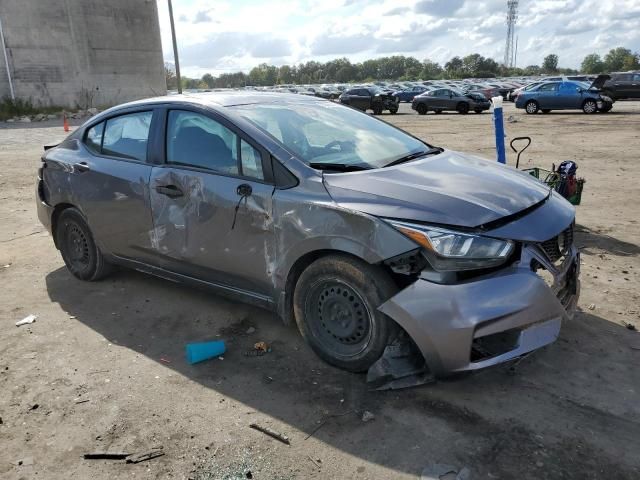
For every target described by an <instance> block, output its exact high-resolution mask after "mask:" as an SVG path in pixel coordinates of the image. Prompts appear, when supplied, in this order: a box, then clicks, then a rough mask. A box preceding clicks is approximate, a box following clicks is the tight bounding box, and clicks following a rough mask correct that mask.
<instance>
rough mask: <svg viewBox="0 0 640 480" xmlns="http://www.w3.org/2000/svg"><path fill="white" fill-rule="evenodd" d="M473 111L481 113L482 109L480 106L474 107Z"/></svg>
mask: <svg viewBox="0 0 640 480" xmlns="http://www.w3.org/2000/svg"><path fill="white" fill-rule="evenodd" d="M473 111H474V112H476V113H482V109H481V108H474V109H473Z"/></svg>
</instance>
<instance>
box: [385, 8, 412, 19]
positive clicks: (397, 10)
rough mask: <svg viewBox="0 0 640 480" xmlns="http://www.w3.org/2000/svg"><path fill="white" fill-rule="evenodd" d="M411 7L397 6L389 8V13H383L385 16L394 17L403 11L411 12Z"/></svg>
mask: <svg viewBox="0 0 640 480" xmlns="http://www.w3.org/2000/svg"><path fill="white" fill-rule="evenodd" d="M410 11H411V9H410V8H409V7H396V8H392V9H391V10H389V11H388V12H387V13H383V15H384V16H385V17H393V16H395V15H402V14H403V13H408V12H410Z"/></svg>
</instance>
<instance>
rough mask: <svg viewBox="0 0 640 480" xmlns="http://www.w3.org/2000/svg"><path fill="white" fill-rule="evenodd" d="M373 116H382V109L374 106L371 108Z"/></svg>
mask: <svg viewBox="0 0 640 480" xmlns="http://www.w3.org/2000/svg"><path fill="white" fill-rule="evenodd" d="M373 114H374V115H382V107H379V106H377V105H376V106H374V107H373Z"/></svg>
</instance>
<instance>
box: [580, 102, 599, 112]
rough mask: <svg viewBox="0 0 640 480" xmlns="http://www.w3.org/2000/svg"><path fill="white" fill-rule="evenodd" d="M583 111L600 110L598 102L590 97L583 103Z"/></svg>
mask: <svg viewBox="0 0 640 480" xmlns="http://www.w3.org/2000/svg"><path fill="white" fill-rule="evenodd" d="M582 111H583V112H584V113H596V112H597V111H598V104H597V103H596V101H595V100H592V99H590V98H588V99H586V100H585V101H584V103H583V104H582Z"/></svg>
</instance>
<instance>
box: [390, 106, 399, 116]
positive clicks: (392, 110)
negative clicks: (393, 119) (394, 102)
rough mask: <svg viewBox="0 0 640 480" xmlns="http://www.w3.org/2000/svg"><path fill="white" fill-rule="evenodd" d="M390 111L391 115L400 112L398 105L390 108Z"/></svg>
mask: <svg viewBox="0 0 640 480" xmlns="http://www.w3.org/2000/svg"><path fill="white" fill-rule="evenodd" d="M389 113H390V114H391V115H395V114H396V113H398V107H391V108H390V109H389Z"/></svg>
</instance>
